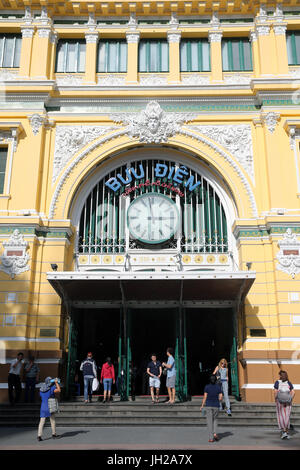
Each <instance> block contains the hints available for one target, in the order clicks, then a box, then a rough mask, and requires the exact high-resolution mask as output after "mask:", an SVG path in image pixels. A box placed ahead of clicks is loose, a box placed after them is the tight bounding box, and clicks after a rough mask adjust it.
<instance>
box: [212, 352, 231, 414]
mask: <svg viewBox="0 0 300 470" xmlns="http://www.w3.org/2000/svg"><path fill="white" fill-rule="evenodd" d="M213 374H214V375H217V376H219V378H220V385H221V387H222V392H223V396H224V400H225V405H226V412H227V414H228V416H231V410H230V401H229V396H228V363H227V361H226V359H221V360H220V362H219V364H218V365H217V367H216V368H215V370H214V371H213ZM222 409H223V408H222V402H220V411H222Z"/></svg>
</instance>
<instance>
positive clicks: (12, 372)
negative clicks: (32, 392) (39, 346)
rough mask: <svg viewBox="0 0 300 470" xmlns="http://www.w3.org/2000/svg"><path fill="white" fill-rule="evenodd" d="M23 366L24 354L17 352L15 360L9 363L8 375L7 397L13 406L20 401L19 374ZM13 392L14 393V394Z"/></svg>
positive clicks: (20, 386)
mask: <svg viewBox="0 0 300 470" xmlns="http://www.w3.org/2000/svg"><path fill="white" fill-rule="evenodd" d="M23 366H24V354H23V353H22V352H19V354H18V355H17V358H16V359H15V360H14V361H13V362H12V363H11V366H10V369H9V373H8V379H7V381H8V397H9V401H10V404H11V405H12V406H13V405H14V404H15V403H18V402H19V401H20V397H21V392H22V385H21V372H22V369H23ZM14 392H15V393H14Z"/></svg>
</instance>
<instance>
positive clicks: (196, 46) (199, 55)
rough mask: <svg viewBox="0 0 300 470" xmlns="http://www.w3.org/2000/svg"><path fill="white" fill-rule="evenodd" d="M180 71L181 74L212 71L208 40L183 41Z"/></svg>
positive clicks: (181, 44)
mask: <svg viewBox="0 0 300 470" xmlns="http://www.w3.org/2000/svg"><path fill="white" fill-rule="evenodd" d="M180 70H181V72H208V71H210V47H209V43H208V40H207V39H196V40H194V39H192V40H182V41H181V43H180Z"/></svg>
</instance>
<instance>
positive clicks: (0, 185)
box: [0, 147, 7, 194]
mask: <svg viewBox="0 0 300 470" xmlns="http://www.w3.org/2000/svg"><path fill="white" fill-rule="evenodd" d="M6 162H7V147H0V194H3V192H4V182H5V171H6Z"/></svg>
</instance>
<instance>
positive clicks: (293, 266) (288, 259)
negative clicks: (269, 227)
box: [276, 228, 300, 279]
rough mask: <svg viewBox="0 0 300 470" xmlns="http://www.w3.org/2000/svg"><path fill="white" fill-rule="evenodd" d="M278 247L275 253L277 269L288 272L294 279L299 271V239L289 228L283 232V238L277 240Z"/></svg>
mask: <svg viewBox="0 0 300 470" xmlns="http://www.w3.org/2000/svg"><path fill="white" fill-rule="evenodd" d="M278 246H279V248H280V250H279V252H278V253H277V255H276V258H277V260H278V264H277V269H278V270H279V271H283V272H285V273H286V274H289V275H290V276H292V278H293V279H294V277H295V275H296V274H299V273H300V241H299V240H298V239H297V236H296V234H295V233H293V232H292V230H291V229H290V228H288V229H287V231H286V232H285V234H284V236H283V239H282V240H280V241H279V242H278Z"/></svg>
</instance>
